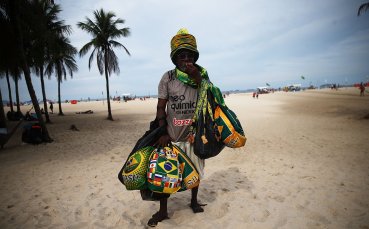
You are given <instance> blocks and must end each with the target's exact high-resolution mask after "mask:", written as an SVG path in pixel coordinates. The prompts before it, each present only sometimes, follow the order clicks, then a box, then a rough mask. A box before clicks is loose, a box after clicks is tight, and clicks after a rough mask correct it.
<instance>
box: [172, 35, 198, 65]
mask: <svg viewBox="0 0 369 229" xmlns="http://www.w3.org/2000/svg"><path fill="white" fill-rule="evenodd" d="M170 47H171V52H170V58H171V59H172V62H173V63H174V56H175V54H176V53H177V52H178V51H179V50H181V49H187V50H190V51H193V52H195V62H196V61H197V59H198V58H199V51H198V50H197V44H196V38H195V37H194V36H193V35H191V34H189V32H188V30H187V29H185V28H182V29H180V30H179V31H178V32H177V34H176V35H175V36H174V37H173V38H172V40H171V41H170Z"/></svg>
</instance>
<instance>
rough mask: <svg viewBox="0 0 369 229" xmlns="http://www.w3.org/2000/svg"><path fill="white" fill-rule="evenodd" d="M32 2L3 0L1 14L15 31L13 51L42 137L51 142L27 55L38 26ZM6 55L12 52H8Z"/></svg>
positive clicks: (27, 0) (0, 8) (0, 6)
mask: <svg viewBox="0 0 369 229" xmlns="http://www.w3.org/2000/svg"><path fill="white" fill-rule="evenodd" d="M32 2H33V1H30V0H3V1H1V4H0V14H1V15H2V17H3V18H6V20H8V22H9V25H10V28H11V31H12V32H13V33H14V43H15V46H14V47H13V50H12V52H13V53H17V63H18V66H19V67H20V68H21V69H22V71H23V74H24V78H25V81H26V84H27V88H28V92H29V95H30V97H31V100H32V103H33V107H34V109H35V112H36V115H37V118H38V121H39V124H40V126H41V128H42V139H43V141H44V142H51V141H52V139H51V138H50V135H49V132H48V130H47V128H46V125H45V122H44V120H43V117H42V115H41V110H40V106H39V104H38V100H37V97H36V93H35V90H34V88H33V84H32V80H31V72H30V63H29V59H28V58H27V57H26V53H29V47H30V46H31V44H32V41H31V39H30V38H31V37H32V36H30V34H32V26H37V25H34V24H33V22H32V20H30V18H31V17H30V15H32V14H34V12H32V11H30V10H29V8H30V6H31V4H32ZM4 55H10V54H9V53H7V54H4ZM1 59H2V58H1Z"/></svg>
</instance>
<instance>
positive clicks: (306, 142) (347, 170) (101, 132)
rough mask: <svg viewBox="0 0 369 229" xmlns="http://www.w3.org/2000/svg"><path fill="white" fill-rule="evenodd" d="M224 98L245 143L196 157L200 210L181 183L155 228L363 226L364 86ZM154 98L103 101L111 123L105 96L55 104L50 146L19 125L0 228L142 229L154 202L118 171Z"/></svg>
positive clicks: (2, 162) (0, 180)
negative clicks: (201, 162)
mask: <svg viewBox="0 0 369 229" xmlns="http://www.w3.org/2000/svg"><path fill="white" fill-rule="evenodd" d="M225 101H226V103H227V105H228V106H229V107H230V108H231V109H232V110H233V111H234V112H235V113H236V114H237V116H238V117H239V119H240V121H241V123H242V125H243V127H244V130H245V131H246V135H247V137H248V141H247V143H246V146H245V147H243V148H239V149H230V148H226V149H224V150H223V151H222V152H221V154H219V155H218V156H217V157H214V158H211V159H208V160H206V166H205V178H204V179H203V180H202V181H201V185H200V190H199V200H200V202H201V203H205V204H207V205H206V206H205V207H204V209H205V212H204V213H199V214H194V213H192V210H191V209H190V208H189V206H188V204H189V201H190V194H191V192H190V191H185V192H181V193H176V194H174V195H172V196H171V197H170V199H169V204H168V208H169V217H170V219H169V220H165V221H163V222H161V223H159V225H158V226H157V228H173V227H176V228H201V229H206V228H369V196H368V193H369V191H368V190H369V134H368V131H369V119H365V118H363V117H364V116H365V115H367V114H369V96H368V94H367V96H366V97H359V91H358V90H357V89H355V88H343V89H339V90H338V91H335V90H330V89H325V90H310V91H303V92H295V93H291V92H289V93H286V92H276V93H271V94H263V95H260V96H259V99H253V98H252V96H251V94H231V95H230V96H229V97H227V98H226V99H225ZM156 102H157V100H156V99H148V100H146V101H140V100H136V101H129V102H127V103H124V102H122V103H118V102H112V113H113V117H114V119H115V121H114V122H111V121H108V120H106V117H107V105H106V102H105V103H103V102H101V101H99V102H97V101H95V102H81V103H78V104H76V105H71V104H63V111H64V113H65V114H66V115H65V116H62V117H61V116H58V115H56V114H53V115H51V120H52V122H53V124H49V125H48V130H49V132H50V135H51V137H52V138H53V139H54V142H53V143H51V144H41V145H36V146H34V145H29V144H24V143H21V130H18V131H17V133H16V134H15V136H13V138H12V139H11V141H10V142H9V143H8V144H7V145H6V146H5V149H3V150H0V228H74V229H77V228H145V227H146V223H147V221H148V220H149V218H150V217H151V215H152V214H153V213H155V212H156V211H157V209H158V207H159V203H158V202H151V201H142V200H141V197H140V194H139V192H138V191H127V190H126V189H125V187H124V186H123V185H122V184H121V183H120V182H119V180H118V179H117V174H118V172H119V170H120V169H121V166H122V165H123V163H124V162H125V160H126V157H127V155H128V154H129V153H130V151H131V149H132V147H133V146H134V144H135V143H136V141H137V140H138V138H139V137H141V135H142V134H143V133H144V132H145V131H146V130H147V129H148V127H149V122H150V121H151V120H152V119H154V116H155V110H156ZM27 109H28V107H22V110H23V111H26V110H27ZM89 109H91V110H93V111H94V113H93V114H76V113H75V112H79V111H85V110H89ZM57 110H58V106H57V104H55V106H54V111H57ZM72 124H74V125H76V127H77V128H78V129H79V130H80V131H72V130H69V127H70V125H72ZM9 125H10V126H13V125H14V123H10V124H9Z"/></svg>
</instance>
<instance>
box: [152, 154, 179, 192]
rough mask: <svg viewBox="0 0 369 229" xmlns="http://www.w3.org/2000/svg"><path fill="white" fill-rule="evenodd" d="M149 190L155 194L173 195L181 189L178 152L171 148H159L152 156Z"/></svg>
mask: <svg viewBox="0 0 369 229" xmlns="http://www.w3.org/2000/svg"><path fill="white" fill-rule="evenodd" d="M147 182H148V188H149V189H150V190H151V191H153V192H159V193H168V194H172V193H175V192H177V191H178V190H179V189H180V188H181V182H182V174H180V173H179V161H178V151H177V150H173V148H171V147H164V148H161V147H160V148H157V149H155V150H154V152H153V153H152V154H151V157H150V161H149V168H148V171H147Z"/></svg>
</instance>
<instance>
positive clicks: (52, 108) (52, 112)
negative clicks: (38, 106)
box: [50, 102, 54, 114]
mask: <svg viewBox="0 0 369 229" xmlns="http://www.w3.org/2000/svg"><path fill="white" fill-rule="evenodd" d="M50 111H51V114H54V105H53V102H50Z"/></svg>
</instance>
